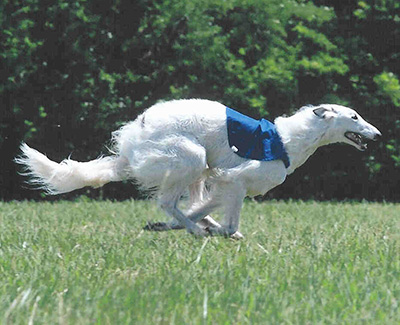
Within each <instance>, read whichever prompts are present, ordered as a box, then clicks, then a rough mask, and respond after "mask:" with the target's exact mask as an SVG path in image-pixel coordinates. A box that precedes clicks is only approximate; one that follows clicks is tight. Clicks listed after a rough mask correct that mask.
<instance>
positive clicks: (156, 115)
mask: <svg viewBox="0 0 400 325" xmlns="http://www.w3.org/2000/svg"><path fill="white" fill-rule="evenodd" d="M354 115H356V116H357V119H355V118H354ZM275 124H276V127H277V130H278V133H279V134H280V136H281V138H282V141H283V143H284V146H285V149H286V151H287V153H288V155H289V158H290V166H289V167H288V168H285V166H284V164H283V162H282V161H280V160H277V161H268V162H266V161H257V160H249V159H244V158H241V157H239V156H238V155H236V154H235V153H234V152H233V151H232V149H231V148H230V147H229V144H228V138H227V126H226V113H225V106H224V105H222V104H220V103H217V102H213V101H208V100H197V99H191V100H178V101H170V102H164V103H160V104H156V105H154V106H152V107H150V108H149V109H148V110H146V111H145V112H144V113H143V114H141V115H139V116H138V117H137V119H136V120H134V121H132V122H130V123H128V124H126V125H125V126H123V127H122V128H121V129H120V130H118V131H116V132H114V133H113V142H114V147H115V148H114V149H115V152H116V154H115V155H114V156H112V157H103V158H99V159H97V160H93V161H90V162H86V163H80V162H76V161H73V160H70V159H67V160H64V161H62V162H61V163H60V164H57V163H55V162H53V161H51V160H49V159H48V158H47V157H46V156H44V155H43V154H41V153H39V152H38V151H36V150H34V149H31V148H30V147H28V146H27V145H26V144H22V146H21V149H22V152H23V155H22V156H21V157H19V158H17V159H16V161H17V163H20V164H23V165H25V166H26V168H27V170H28V171H29V173H28V174H29V175H30V176H31V177H32V178H31V181H30V183H33V184H39V185H40V187H41V188H43V189H45V190H46V191H47V192H48V193H51V194H58V193H65V192H69V191H72V190H74V189H78V188H81V187H84V186H93V187H99V186H102V185H104V184H106V183H108V182H111V181H119V180H122V179H134V180H136V181H137V182H138V183H139V184H140V185H141V186H142V187H144V188H146V189H152V190H154V191H155V192H156V194H157V196H158V201H159V204H160V206H161V208H162V209H164V211H165V212H166V213H167V214H169V215H170V216H172V217H173V218H174V219H175V221H173V222H172V223H169V224H160V223H158V226H155V227H154V228H153V227H152V225H151V224H150V226H149V228H150V229H155V230H168V229H178V228H182V227H185V228H186V229H187V230H188V231H189V232H191V233H195V234H199V235H205V234H207V232H210V233H212V234H223V235H232V234H235V233H236V234H235V236H236V238H240V237H241V234H240V233H239V232H237V230H238V226H239V216H240V209H241V205H242V202H243V199H244V197H245V196H246V195H249V196H255V195H260V194H265V193H266V192H268V191H269V190H271V189H272V188H274V187H276V186H277V185H279V184H281V183H282V182H284V180H285V179H286V176H287V175H289V174H291V173H292V172H293V171H294V170H295V169H296V168H297V167H299V166H300V165H302V164H303V163H304V162H305V161H306V160H307V159H308V157H309V156H310V155H312V154H313V153H314V152H315V150H317V148H318V147H320V146H322V145H326V144H330V143H335V142H345V143H348V144H352V145H354V146H356V147H358V149H360V150H361V149H363V148H362V147H361V146H360V145H359V144H356V143H354V142H352V141H350V140H349V139H347V138H346V137H345V136H344V134H345V133H346V132H348V131H350V132H356V133H358V134H362V135H363V136H364V137H366V138H369V139H374V138H375V137H377V136H378V135H380V132H379V131H378V130H377V129H376V128H375V127H374V126H372V125H371V124H368V123H367V122H366V121H365V120H363V119H362V118H361V116H359V115H358V114H357V113H356V112H355V111H353V110H352V109H350V108H347V107H344V106H339V105H320V106H318V107H306V108H303V109H301V110H299V111H298V112H297V113H295V114H294V115H292V116H290V117H279V118H277V119H276V120H275ZM205 182H207V183H209V184H210V185H209V188H210V190H209V192H208V193H207V195H204V192H205V190H204V183H205ZM188 188H189V189H190V193H191V200H192V207H191V208H190V209H189V211H188V212H187V213H186V214H184V213H183V212H182V211H181V210H179V208H178V202H179V200H180V198H181V196H182V194H183V193H184V192H185V190H186V189H188ZM219 206H222V207H223V208H224V210H225V215H226V217H225V223H224V224H223V225H222V226H221V225H219V224H218V223H217V222H215V220H213V219H212V218H211V217H210V216H208V214H209V213H210V212H211V211H213V210H214V209H215V208H216V207H219ZM196 223H198V224H196ZM204 227H207V228H206V230H207V231H206V230H205V228H204Z"/></svg>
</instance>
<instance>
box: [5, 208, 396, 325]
mask: <svg viewBox="0 0 400 325" xmlns="http://www.w3.org/2000/svg"><path fill="white" fill-rule="evenodd" d="M159 219H161V220H162V219H164V217H163V216H162V214H161V213H160V212H159V211H158V210H157V209H156V208H155V205H154V204H153V203H152V202H146V201H128V202H119V203H113V202H95V201H88V202H85V201H80V202H57V203H48V202H47V203H46V202H44V203H32V202H12V203H1V202H0V322H1V323H4V324H7V323H8V324H57V323H60V324H89V323H97V324H128V323H129V324H183V323H185V324H246V323H247V324H267V323H268V324H278V323H279V324H361V323H363V324H364V323H366V324H398V323H399V322H400V310H399V304H400V254H399V252H400V247H399V240H400V231H399V230H400V205H396V204H377V203H344V204H343V203H315V202H271V203H262V204H260V203H255V202H250V201H248V202H246V203H245V205H244V208H243V211H242V220H241V221H242V223H241V231H242V233H243V234H244V235H245V239H244V240H242V241H233V240H230V239H224V238H217V237H212V238H195V237H193V236H191V235H188V234H187V233H185V232H184V231H175V232H165V233H151V232H143V231H142V230H141V228H142V226H143V225H144V224H145V223H146V221H147V220H159Z"/></svg>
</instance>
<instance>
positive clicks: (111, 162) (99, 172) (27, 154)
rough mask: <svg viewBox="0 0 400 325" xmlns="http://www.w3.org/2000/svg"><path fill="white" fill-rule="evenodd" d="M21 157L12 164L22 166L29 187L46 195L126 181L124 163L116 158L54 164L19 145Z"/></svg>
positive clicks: (32, 150) (65, 161)
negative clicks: (27, 177) (40, 190)
mask: <svg viewBox="0 0 400 325" xmlns="http://www.w3.org/2000/svg"><path fill="white" fill-rule="evenodd" d="M21 150H22V155H21V156H19V157H17V158H16V159H15V162H16V163H18V164H21V165H23V166H25V169H26V173H25V175H27V176H29V177H30V179H29V180H28V183H29V184H33V185H36V186H37V187H39V188H41V189H43V190H44V191H46V192H47V193H48V194H61V193H67V192H71V191H73V190H76V189H79V188H82V187H85V186H92V187H94V188H96V187H101V186H103V185H104V184H107V183H109V182H116V181H120V180H123V179H125V173H124V169H125V168H126V164H127V162H126V161H124V159H123V158H121V157H118V156H111V157H101V158H98V159H95V160H92V161H88V162H77V161H74V160H71V159H69V158H68V159H65V160H63V161H62V162H61V163H56V162H54V161H51V160H50V159H48V158H47V157H46V156H45V155H43V154H42V153H40V152H39V151H37V150H35V149H32V148H30V147H29V146H28V145H27V144H26V143H22V144H21Z"/></svg>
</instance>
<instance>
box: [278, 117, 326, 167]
mask: <svg viewBox="0 0 400 325" xmlns="http://www.w3.org/2000/svg"><path fill="white" fill-rule="evenodd" d="M308 115H309V114H307V112H299V113H297V114H295V115H292V116H290V117H278V118H277V119H276V120H275V125H276V129H277V131H278V133H279V135H280V137H281V139H282V142H283V144H284V147H285V149H286V152H287V154H288V156H289V159H290V166H289V167H288V169H287V173H288V174H291V173H293V172H294V170H295V169H296V168H298V167H300V166H301V165H303V164H304V163H305V162H306V160H307V159H308V158H309V157H310V156H311V155H312V154H313V153H314V152H315V151H316V150H317V149H318V148H319V147H321V146H323V145H326V144H329V142H327V141H326V139H325V134H326V128H324V127H322V125H321V124H320V123H321V122H320V121H318V120H316V119H315V118H313V117H312V116H311V117H310V116H308Z"/></svg>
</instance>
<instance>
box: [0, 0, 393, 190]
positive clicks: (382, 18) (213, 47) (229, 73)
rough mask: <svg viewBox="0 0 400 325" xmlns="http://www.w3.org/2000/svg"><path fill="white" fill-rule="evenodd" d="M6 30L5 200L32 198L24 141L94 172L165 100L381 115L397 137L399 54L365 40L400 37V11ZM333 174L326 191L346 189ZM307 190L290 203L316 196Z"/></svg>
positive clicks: (55, 2) (234, 8)
mask: <svg viewBox="0 0 400 325" xmlns="http://www.w3.org/2000/svg"><path fill="white" fill-rule="evenodd" d="M375 7H376V8H375ZM396 12H397V14H396ZM371 17H373V18H371ZM396 17H397V18H396ZM0 24H1V30H0V67H1V69H0V96H1V98H2V100H3V105H2V106H3V110H2V112H1V119H0V146H1V148H2V157H5V159H4V160H2V167H3V168H2V170H3V171H7V172H6V173H5V174H2V176H1V178H0V181H1V182H2V183H3V184H4V185H5V186H4V187H3V188H7V190H4V191H3V192H2V193H1V195H2V197H4V198H7V197H9V198H10V197H26V196H28V195H30V194H28V193H27V192H21V191H20V190H19V187H20V184H17V182H16V181H15V178H14V176H10V175H15V173H16V171H15V167H13V164H12V163H11V160H12V157H14V156H15V155H16V154H17V146H18V143H19V142H20V141H21V140H25V141H29V143H30V144H32V145H33V146H35V147H37V148H38V149H40V150H43V151H46V152H47V153H48V155H49V156H51V157H52V158H55V159H62V158H63V157H64V156H65V153H66V152H73V158H74V159H77V160H87V159H92V158H94V157H96V155H97V154H98V152H100V151H101V150H102V149H103V152H105V153H106V149H105V148H104V147H103V145H102V144H103V143H104V142H106V141H107V139H109V134H110V132H111V131H112V130H114V129H115V128H117V127H118V126H119V125H121V123H123V121H126V120H130V119H133V118H135V116H136V115H137V114H138V113H140V112H141V111H142V110H143V109H145V108H146V107H148V106H150V105H151V104H154V103H155V102H157V101H159V100H167V99H172V98H184V97H203V98H209V99H215V100H218V101H221V102H224V103H225V104H227V105H229V106H231V107H233V108H237V109H240V110H241V111H243V112H247V113H248V114H250V115H252V116H254V117H259V116H261V115H262V116H269V117H270V118H273V117H275V116H277V115H281V114H283V113H289V112H290V111H292V110H294V109H296V108H298V107H299V106H301V105H303V104H306V103H315V104H318V103H320V102H336V103H343V104H349V105H354V106H359V104H363V105H364V103H368V105H364V106H365V107H366V109H367V113H371V112H372V111H373V110H375V111H374V112H376V113H375V115H380V116H381V118H380V119H379V120H380V121H382V122H385V125H386V124H388V125H390V127H389V128H390V130H391V132H392V133H391V134H394V132H395V126H394V124H393V121H392V120H389V118H386V116H388V115H386V114H385V113H387V112H389V108H385V107H388V106H387V105H389V106H390V107H393V108H394V109H395V108H397V106H399V102H400V98H399V81H398V71H397V70H396V69H397V68H396V67H395V65H394V62H395V59H396V55H398V54H397V53H396V51H395V50H396V49H395V48H394V47H390V48H387V42H385V40H382V37H380V39H379V40H380V42H381V43H382V44H381V46H386V47H385V48H384V49H382V50H379V49H378V48H377V47H376V46H372V45H373V44H372V43H373V41H374V39H373V37H372V36H371V34H368V33H364V32H363V29H364V28H366V26H369V27H368V28H369V30H370V31H372V32H375V33H374V35H377V32H376V31H375V30H374V28H376V26H377V25H379V26H380V28H381V30H380V31H383V30H384V29H385V26H388V32H389V33H391V35H393V37H398V36H396V35H398V5H397V4H396V2H393V4H390V2H389V1H386V2H385V3H382V4H380V5H379V6H378V5H371V4H369V3H368V2H359V3H358V4H357V5H356V6H353V7H352V8H350V9H349V8H346V6H344V7H340V6H335V3H333V2H332V3H330V1H329V0H326V1H317V0H315V1H314V3H313V2H310V1H302V0H280V1H276V0H252V1H239V0H226V1H219V0H181V1H172V0H158V1H149V0H137V1H135V2H131V1H127V0H119V1H109V0H105V1H93V0H77V1H65V0H25V1H18V0H10V1H5V0H4V1H1V2H0ZM371 24H372V27H371ZM346 26H347V27H346ZM389 28H390V29H389ZM396 28H397V29H396ZM396 31H397V32H396ZM396 33H397V34H396ZM370 47H371V48H370ZM374 51H377V53H375V52H374ZM385 109H386V110H388V111H385ZM390 110H391V108H390ZM378 112H379V113H378ZM362 113H363V112H362ZM366 115H368V114H366ZM388 146H389V147H387V146H386V147H384V148H383V147H382V148H380V149H379V150H380V151H376V152H374V153H373V156H371V157H370V158H369V159H368V160H366V161H365V166H366V168H365V172H367V171H368V172H370V171H372V172H373V175H375V176H373V177H375V178H374V179H373V180H374V181H376V182H377V181H378V179H377V177H378V176H377V175H378V174H379V172H381V171H382V168H383V166H385V167H388V166H389V167H391V168H394V164H395V163H396V164H400V154H399V150H398V148H399V147H398V145H397V143H396V140H395V138H394V137H392V140H390V141H389V144H388ZM382 152H385V153H386V152H390V155H391V157H392V158H390V159H389V160H385V161H383V160H382V159H381V158H379V159H378V158H377V157H379V153H382ZM395 157H398V158H399V159H398V161H397V162H396V159H397V158H395ZM319 158H321V157H319ZM322 158H323V157H322ZM390 164H391V165H390ZM325 170H326V172H325V174H324V175H326V176H323V177H322V179H324V177H325V179H327V178H329V177H330V178H331V179H332V178H334V177H335V168H334V166H333V167H332V166H331V167H329V166H328V167H327V168H325ZM346 173H347V175H348V174H349V173H348V172H346ZM357 175H358V176H360V174H359V173H357ZM306 178H307V173H306V172H305V173H303V174H300V176H299V177H298V178H296V179H294V180H295V183H296V185H295V186H294V184H293V183H292V184H289V185H290V186H291V187H290V188H291V189H292V190H291V191H286V193H287V194H285V195H291V196H299V193H300V192H304V189H303V190H302V186H303V185H304V184H306V183H307V182H308V181H307V179H306ZM370 180H371V178H370ZM336 182H337V181H336ZM317 183H318V182H317ZM10 189H11V190H10ZM107 189H108V190H106V191H109V193H108V194H109V195H111V196H119V197H121V196H123V195H121V193H118V191H119V192H121V190H119V189H118V188H113V189H111V187H107ZM317 190H318V189H317ZM277 193H278V195H281V194H279V192H277ZM106 194H107V193H106ZM365 194H366V193H364V192H363V193H362V194H360V193H358V194H357V195H355V197H358V196H361V195H365ZM328 195H329V196H330V197H333V196H337V195H336V194H335V193H334V191H331V192H330V194H328ZM339 196H340V195H339ZM350 196H351V193H350Z"/></svg>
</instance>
